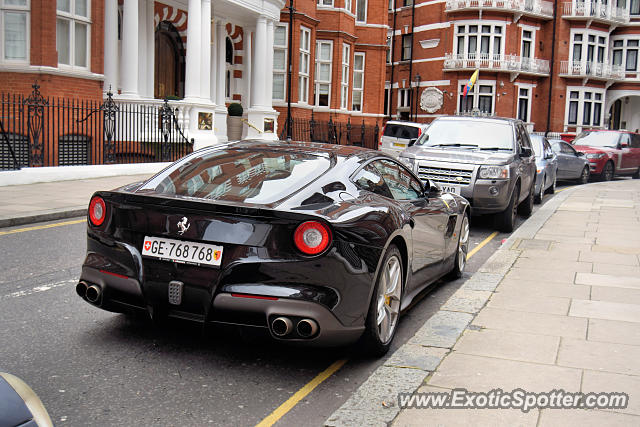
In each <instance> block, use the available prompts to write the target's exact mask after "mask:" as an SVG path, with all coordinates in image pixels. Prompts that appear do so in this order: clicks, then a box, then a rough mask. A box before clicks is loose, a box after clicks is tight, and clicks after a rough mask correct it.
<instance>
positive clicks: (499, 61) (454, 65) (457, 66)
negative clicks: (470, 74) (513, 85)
mask: <svg viewBox="0 0 640 427" xmlns="http://www.w3.org/2000/svg"><path fill="white" fill-rule="evenodd" d="M444 69H445V70H466V69H470V70H471V69H482V70H491V71H505V72H510V73H524V74H535V75H549V61H547V60H546V59H536V58H523V57H521V56H516V55H492V54H488V53H479V54H476V53H468V54H453V53H446V54H445V56H444Z"/></svg>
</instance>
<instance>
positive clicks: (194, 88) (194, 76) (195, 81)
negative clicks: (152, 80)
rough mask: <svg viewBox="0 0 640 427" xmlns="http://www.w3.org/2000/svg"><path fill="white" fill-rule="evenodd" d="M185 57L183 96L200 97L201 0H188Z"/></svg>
mask: <svg viewBox="0 0 640 427" xmlns="http://www.w3.org/2000/svg"><path fill="white" fill-rule="evenodd" d="M187 13H188V14H187V58H186V66H185V77H184V97H185V98H191V99H193V98H199V97H200V63H201V61H200V55H202V49H201V46H202V34H201V32H202V28H201V27H202V0H189V10H188V11H187Z"/></svg>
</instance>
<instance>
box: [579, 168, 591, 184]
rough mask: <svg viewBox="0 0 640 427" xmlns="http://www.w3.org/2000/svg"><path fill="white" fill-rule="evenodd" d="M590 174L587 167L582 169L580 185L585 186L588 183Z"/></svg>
mask: <svg viewBox="0 0 640 427" xmlns="http://www.w3.org/2000/svg"><path fill="white" fill-rule="evenodd" d="M590 173H591V172H590V171H589V168H588V167H586V168H584V169H582V175H581V176H580V183H581V184H586V183H587V182H589V174H590Z"/></svg>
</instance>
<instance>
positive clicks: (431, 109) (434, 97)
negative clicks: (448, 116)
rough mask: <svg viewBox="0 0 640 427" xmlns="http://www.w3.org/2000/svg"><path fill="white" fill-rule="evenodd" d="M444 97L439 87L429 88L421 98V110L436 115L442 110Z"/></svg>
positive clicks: (423, 92)
mask: <svg viewBox="0 0 640 427" xmlns="http://www.w3.org/2000/svg"><path fill="white" fill-rule="evenodd" d="M443 100H444V97H443V96H442V91H441V90H440V89H438V88H437V87H428V88H426V89H425V90H423V91H422V95H421V96H420V108H422V110H423V111H426V112H427V113H435V112H436V111H438V110H439V109H440V108H442V102H443Z"/></svg>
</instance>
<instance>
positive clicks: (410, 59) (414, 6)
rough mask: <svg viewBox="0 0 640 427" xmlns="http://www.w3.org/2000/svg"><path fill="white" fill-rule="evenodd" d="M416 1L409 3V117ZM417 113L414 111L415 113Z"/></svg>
mask: <svg viewBox="0 0 640 427" xmlns="http://www.w3.org/2000/svg"><path fill="white" fill-rule="evenodd" d="M416 1H417V0H413V2H412V3H411V57H410V58H409V61H410V62H409V99H410V100H411V106H410V107H409V108H411V110H410V111H409V117H411V113H412V112H413V103H414V100H413V89H412V88H411V82H412V81H413V51H414V49H413V48H414V46H413V41H414V39H413V36H414V30H415V27H414V24H415V20H416ZM417 114H418V113H416V115H417ZM413 121H414V122H415V121H416V120H415V117H414V118H413Z"/></svg>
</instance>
